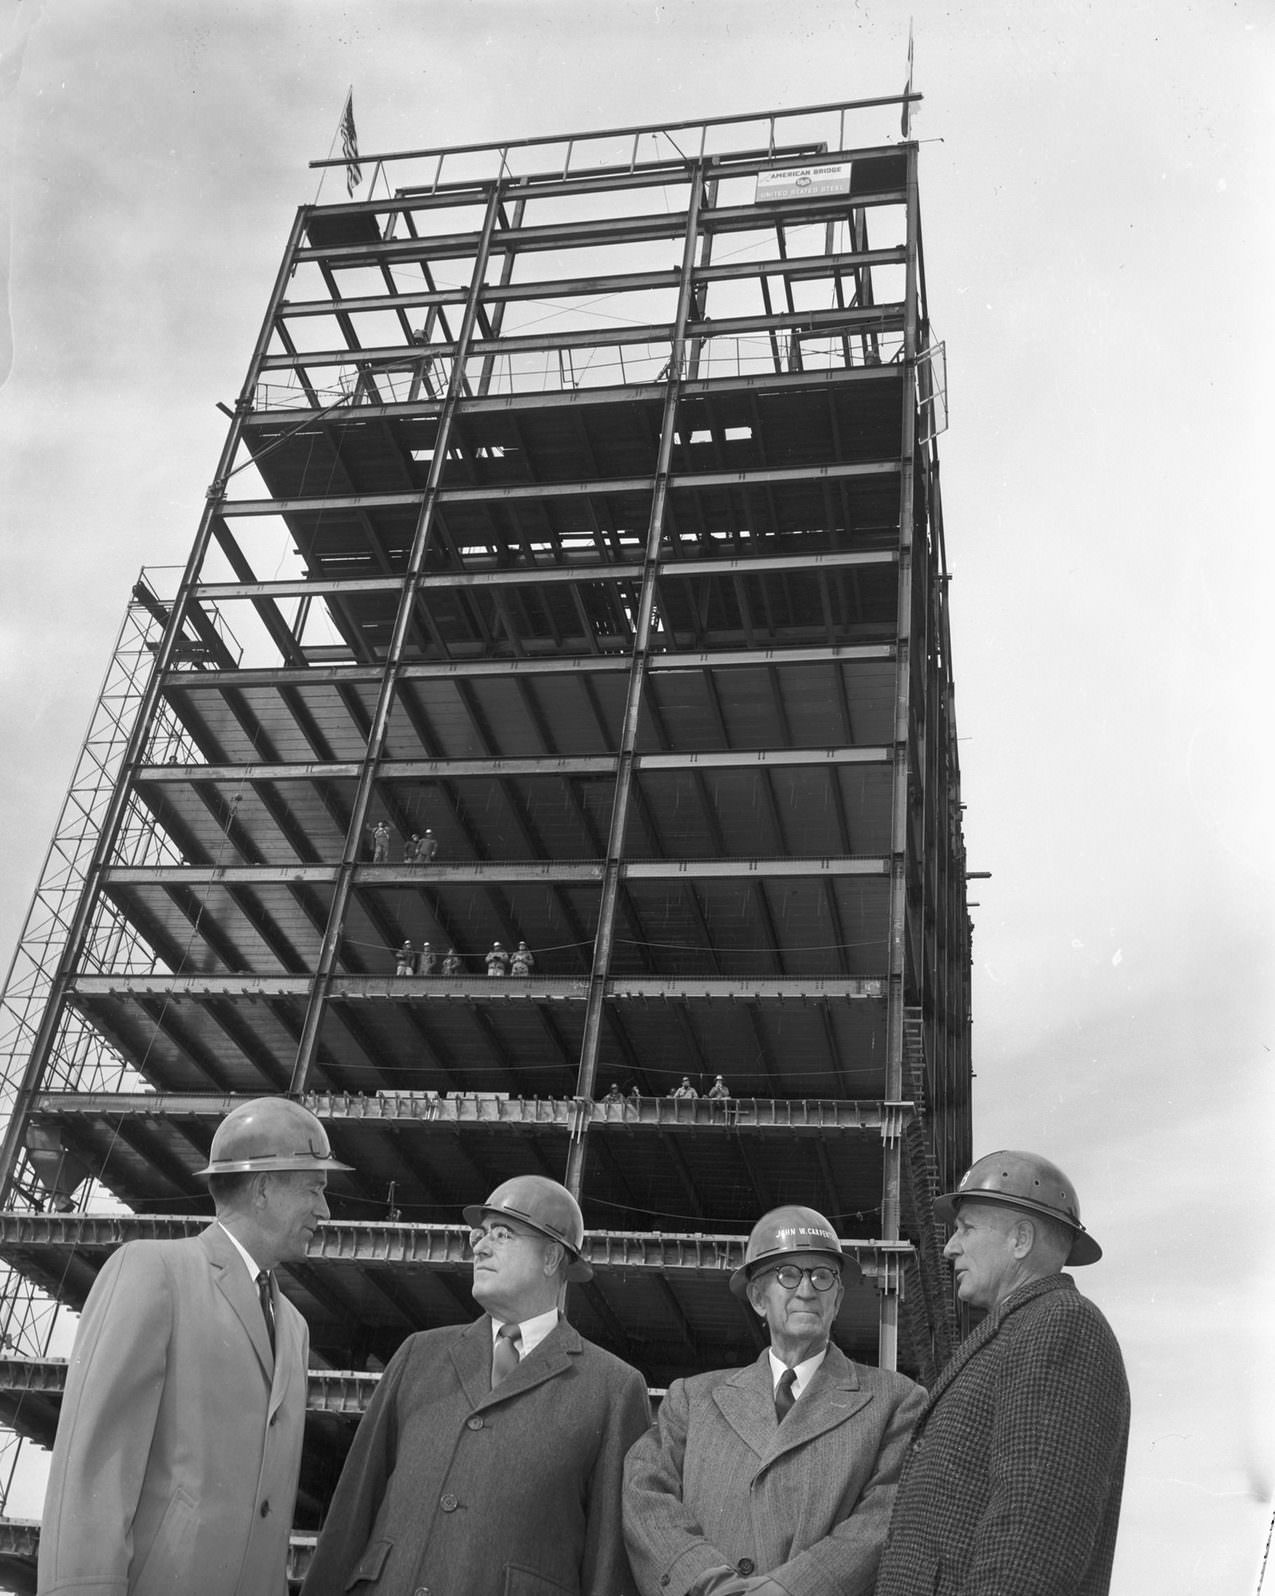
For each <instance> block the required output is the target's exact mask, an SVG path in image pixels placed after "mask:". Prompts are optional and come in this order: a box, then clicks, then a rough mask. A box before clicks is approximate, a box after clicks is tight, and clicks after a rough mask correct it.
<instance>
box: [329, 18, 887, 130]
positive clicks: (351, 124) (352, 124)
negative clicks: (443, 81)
mask: <svg viewBox="0 0 1275 1596" xmlns="http://www.w3.org/2000/svg"><path fill="white" fill-rule="evenodd" d="M911 92H912V24H911V22H909V23H908V84H907V88H905V89H904V91H903V116H902V119H901V123H900V125H901V127H902V130H903V137H904V138H907V136H908V134H909V132H910V131H911V128H912V102H911V100H909V99H908V95H909V94H911ZM351 125H353V124H351Z"/></svg>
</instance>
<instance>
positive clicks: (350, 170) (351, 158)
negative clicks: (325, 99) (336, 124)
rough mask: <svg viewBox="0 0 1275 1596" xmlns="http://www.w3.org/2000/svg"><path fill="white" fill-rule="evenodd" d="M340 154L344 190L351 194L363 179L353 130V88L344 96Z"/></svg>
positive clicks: (357, 141) (357, 137)
mask: <svg viewBox="0 0 1275 1596" xmlns="http://www.w3.org/2000/svg"><path fill="white" fill-rule="evenodd" d="M341 154H342V155H344V156H345V191H346V193H347V194H350V195H353V193H354V190H355V189H356V188H357V187H358V186H359V184H360V183H361V182H362V181H363V168H362V167H361V166H360V165H359V136H358V134H357V133H356V132H355V130H354V90H353V89H351V90H350V92H349V93H348V94H347V95H346V97H345V110H344V111H342V112H341Z"/></svg>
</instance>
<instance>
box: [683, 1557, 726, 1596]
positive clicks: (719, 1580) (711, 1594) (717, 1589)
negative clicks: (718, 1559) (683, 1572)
mask: <svg viewBox="0 0 1275 1596" xmlns="http://www.w3.org/2000/svg"><path fill="white" fill-rule="evenodd" d="M738 1588H739V1570H738V1569H737V1568H732V1567H731V1565H730V1564H729V1563H723V1564H722V1565H721V1566H720V1567H719V1568H706V1569H705V1570H704V1572H703V1573H702V1574H701V1575H700V1577H699V1578H698V1579H697V1580H696V1581H695V1583H694V1584H693V1585H692V1586H691V1587H690V1589H689V1590H688V1591H687V1593H686V1596H726V1592H727V1591H730V1590H737V1589H738Z"/></svg>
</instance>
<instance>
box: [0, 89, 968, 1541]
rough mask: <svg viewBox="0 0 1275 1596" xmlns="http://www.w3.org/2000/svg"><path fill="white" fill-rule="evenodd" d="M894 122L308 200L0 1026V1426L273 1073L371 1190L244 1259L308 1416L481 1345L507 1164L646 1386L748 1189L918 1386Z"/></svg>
mask: <svg viewBox="0 0 1275 1596" xmlns="http://www.w3.org/2000/svg"><path fill="white" fill-rule="evenodd" d="M900 103H901V102H900V99H899V97H897V96H896V97H894V98H893V99H891V100H882V101H866V102H856V103H853V104H849V103H848V104H845V105H833V106H819V107H814V108H805V109H802V110H799V111H792V112H778V111H776V112H765V113H761V114H759V115H757V116H750V117H736V118H725V119H718V120H715V121H705V122H694V123H685V124H678V125H676V126H674V125H666V126H663V127H660V128H637V129H635V128H628V129H619V130H612V131H609V132H605V133H592V134H582V135H573V136H564V137H561V138H555V139H545V140H519V141H506V142H504V143H499V144H490V145H482V146H473V147H470V148H467V149H456V148H449V149H447V150H432V151H430V150H426V151H409V152H399V153H398V154H394V155H388V154H387V155H376V156H370V157H364V166H365V167H366V168H368V169H369V170H370V172H371V180H370V181H369V182H368V184H367V185H366V188H367V194H369V195H370V197H366V196H365V197H362V198H357V199H355V200H351V201H349V202H345V201H344V199H343V201H342V203H339V204H321V205H312V206H309V205H308V206H304V207H302V208H301V209H300V210H299V211H298V213H297V215H296V218H295V221H294V223H293V227H292V230H291V233H290V236H289V238H288V242H287V246H286V249H285V252H284V256H283V260H282V263H281V265H280V269H279V273H278V276H277V279H276V281H275V283H274V285H273V289H272V290H271V292H270V296H269V303H268V307H267V310H266V314H265V317H264V319H263V322H262V326H261V331H260V334H259V336H258V338H257V341H256V344H255V346H254V348H253V349H252V351H251V355H250V359H249V363H248V369H247V372H246V375H245V380H244V384H243V387H242V390H241V392H240V394H239V396H238V399H237V400H236V402H235V403H234V405H233V406H227V407H225V408H226V410H227V414H228V416H229V427H228V431H227V436H226V441H225V444H224V447H223V449H222V452H221V456H220V459H219V460H218V461H217V462H216V465H215V468H214V470H213V472H212V474H211V484H210V486H209V489H208V493H207V499H206V504H205V508H204V512H203V514H202V516H201V518H200V522H199V525H198V527H197V528H196V530H195V535H194V539H193V543H192V548H191V552H190V557H189V560H188V562H187V564H186V567H185V569H184V571H182V572H181V573H180V574H179V575H177V576H176V577H175V578H173V577H168V578H165V579H160V578H157V577H155V576H153V575H147V574H144V575H143V577H142V579H141V580H140V581H139V583H138V584H137V586H136V588H135V590H134V597H133V601H132V603H131V604H130V607H129V613H128V618H127V620H126V623H125V627H124V629H123V631H122V633H121V642H120V646H119V649H118V650H117V653H116V657H115V659H114V661H113V662H112V666H111V670H110V671H109V672H108V677H107V686H106V688H105V689H104V692H103V696H102V701H101V704H100V705H99V708H98V711H97V714H96V716H95V718H94V727H93V730H92V731H91V733H90V736H89V739H88V740H87V741H86V747H85V758H84V760H83V761H82V764H81V769H80V771H78V772H77V778H76V784H75V786H74V787H73V789H72V793H71V795H70V797H69V799H68V808H67V811H66V813H65V814H64V816H63V821H62V823H61V824H60V826H59V830H58V835H57V837H56V838H55V840H54V843H53V846H52V848H51V850H50V855H49V860H48V862H47V863H46V867H45V871H44V874H43V877H42V880H41V884H40V887H39V889H38V891H37V895H36V900H35V904H34V906H33V910H32V916H31V919H30V920H29V922H28V927H27V931H26V933H25V935H24V938H23V942H22V945H21V946H20V948H19V950H18V953H17V956H16V958H15V961H14V965H13V969H12V971H11V973H10V979H9V984H8V987H7V989H6V994H5V997H4V1001H3V1008H2V1009H0V1023H2V1024H3V1027H4V1029H3V1032H0V1043H3V1046H4V1049H5V1051H6V1053H7V1067H6V1076H5V1090H6V1101H7V1106H8V1107H9V1108H10V1110H11V1112H10V1118H9V1123H8V1129H7V1134H6V1139H5V1142H4V1145H3V1152H2V1154H0V1158H2V1161H3V1163H2V1170H0V1173H2V1175H3V1178H4V1181H5V1195H4V1201H5V1209H4V1212H3V1213H0V1256H3V1258H4V1260H5V1262H6V1263H7V1265H8V1266H9V1270H10V1278H9V1285H8V1291H7V1295H6V1298H5V1312H6V1324H7V1333H8V1335H9V1338H10V1347H11V1350H13V1351H17V1352H20V1353H23V1354H25V1355H27V1357H28V1358H29V1359H30V1360H31V1361H30V1362H29V1363H26V1364H24V1365H23V1366H22V1367H21V1368H20V1369H19V1367H18V1366H17V1365H15V1364H12V1363H11V1364H10V1365H8V1366H0V1368H2V1370H3V1372H2V1373H0V1411H3V1414H4V1416H5V1417H6V1418H7V1419H8V1420H9V1422H10V1423H11V1424H12V1426H13V1427H14V1434H15V1435H23V1434H25V1435H31V1436H35V1437H36V1438H39V1439H43V1438H47V1435H48V1433H49V1431H50V1427H51V1424H52V1421H53V1415H54V1414H55V1412H56V1400H57V1392H58V1390H59V1389H60V1386H59V1381H58V1375H57V1370H56V1366H53V1365H49V1364H48V1363H47V1362H45V1361H44V1354H45V1353H46V1352H47V1339H48V1328H49V1321H50V1317H51V1306H50V1305H51V1304H52V1303H54V1302H59V1301H60V1302H66V1303H69V1304H70V1305H71V1306H76V1305H77V1304H78V1303H79V1302H81V1301H82V1300H83V1296H84V1293H85V1291H86V1290H87V1287H88V1284H89V1282H90V1281H91V1279H92V1278H93V1275H94V1274H95V1272H96V1269H97V1268H98V1267H99V1266H100V1263H101V1261H102V1259H103V1257H104V1256H105V1253H106V1251H107V1249H108V1248H109V1247H110V1246H112V1245H114V1244H115V1243H117V1242H118V1241H119V1240H120V1239H122V1238H124V1237H126V1236H131V1235H136V1234H171V1233H174V1232H184V1231H186V1230H189V1229H190V1228H192V1227H194V1226H195V1225H197V1224H198V1223H199V1222H200V1220H199V1218H198V1217H197V1216H198V1215H199V1214H201V1213H202V1212H203V1211H204V1210H203V1209H202V1207H201V1201H200V1192H201V1187H200V1183H199V1182H197V1181H196V1180H195V1179H194V1178H193V1177H194V1171H195V1170H197V1169H198V1168H199V1167H200V1166H201V1164H202V1163H203V1161H204V1159H205V1158H206V1155H207V1149H208V1144H209V1140H210V1137H211V1133H212V1129H213V1126H214V1125H215V1123H216V1120H217V1118H218V1117H219V1115H220V1114H221V1113H222V1112H224V1110H225V1108H226V1106H227V1105H228V1104H231V1103H233V1102H234V1101H236V1100H237V1099H238V1098H239V1097H241V1096H243V1095H251V1094H259V1093H262V1092H280V1093H291V1094H298V1095H303V1096H304V1097H305V1100H306V1101H307V1102H308V1103H309V1104H310V1105H311V1106H312V1107H314V1108H315V1109H316V1111H317V1112H319V1113H320V1114H321V1115H322V1116H323V1117H324V1119H325V1120H326V1122H327V1124H328V1128H329V1131H330V1134H331V1137H332V1140H333V1144H334V1148H335V1151H336V1153H337V1156H338V1157H339V1158H341V1159H342V1160H343V1161H345V1162H346V1163H349V1164H350V1165H352V1166H353V1167H354V1171H355V1173H353V1174H351V1175H350V1176H348V1177H340V1178H339V1179H338V1180H336V1181H334V1182H333V1185H332V1187H331V1188H330V1190H331V1192H332V1194H333V1199H334V1215H335V1219H334V1222H333V1223H332V1224H331V1225H330V1226H329V1227H327V1228H326V1229H325V1230H324V1231H323V1232H321V1234H320V1235H319V1236H318V1237H317V1238H316V1241H315V1244H314V1248H313V1251H312V1255H311V1257H310V1258H309V1260H308V1261H307V1262H306V1264H305V1265H303V1266H299V1267H297V1268H295V1269H293V1270H292V1271H291V1272H290V1273H288V1274H287V1275H286V1281H285V1283H286V1286H287V1289H288V1290H289V1291H290V1293H291V1295H292V1296H293V1297H294V1299H295V1300H296V1301H297V1302H298V1304H299V1305H300V1306H301V1307H302V1309H303V1310H304V1311H305V1312H306V1314H307V1316H308V1318H309V1320H310V1323H311V1327H312V1334H313V1340H314V1345H315V1349H316V1352H317V1354H318V1355H319V1357H320V1359H321V1361H322V1363H323V1365H324V1367H325V1369H326V1370H327V1372H326V1373H324V1374H323V1375H322V1376H321V1377H316V1380H315V1383H314V1392H313V1398H312V1400H313V1402H314V1403H315V1405H316V1406H317V1407H319V1408H320V1409H326V1410H337V1409H339V1410H341V1411H344V1412H347V1413H348V1412H355V1413H357V1411H358V1409H359V1408H360V1406H361V1404H362V1402H363V1401H364V1400H365V1399H366V1391H367V1387H368V1377H367V1375H366V1373H365V1371H366V1369H367V1367H368V1364H369V1360H373V1361H375V1360H383V1359H384V1358H385V1357H387V1356H388V1354H389V1352H390V1351H391V1350H392V1349H393V1347H394V1346H395V1345H396V1344H397V1343H398V1341H400V1340H401V1339H402V1337H403V1336H404V1335H405V1334H407V1333H408V1332H409V1331H410V1330H413V1329H417V1328H420V1327H422V1326H424V1325H428V1324H432V1323H439V1322H446V1321H448V1320H454V1319H460V1318H465V1317H468V1316H469V1315H470V1312H471V1306H470V1304H469V1301H468V1296H467V1291H466V1286H465V1272H464V1231H463V1229H462V1227H461V1224H460V1220H459V1210H460V1207H461V1206H462V1205H463V1204H464V1203H465V1202H468V1201H477V1200H480V1199H481V1198H482V1196H483V1194H484V1193H485V1192H486V1191H488V1190H489V1189H490V1188H491V1187H492V1186H493V1185H494V1184H495V1183H496V1182H497V1181H499V1180H501V1179H504V1178H507V1177H508V1176H510V1175H513V1174H517V1173H520V1172H537V1173H547V1174H551V1175H553V1176H555V1177H557V1178H562V1179H565V1180H566V1181H567V1183H568V1184H569V1185H570V1186H571V1187H572V1189H573V1190H574V1191H575V1192H577V1193H578V1194H579V1197H580V1200H581V1203H582V1205H583V1208H584V1212H585V1216H586V1223H587V1225H588V1228H589V1234H588V1236H587V1238H586V1252H587V1253H588V1254H589V1255H590V1257H591V1259H592V1262H593V1265H594V1278H593V1280H592V1281H591V1282H590V1283H589V1284H588V1285H587V1286H580V1287H573V1288H572V1289H573V1300H572V1303H571V1305H570V1311H571V1313H572V1315H573V1318H574V1319H575V1320H576V1322H577V1323H578V1324H579V1325H580V1327H581V1329H582V1330H583V1331H584V1332H585V1333H586V1334H588V1335H590V1336H592V1337H594V1338H595V1339H597V1340H600V1341H602V1342H603V1343H604V1344H608V1345H610V1346H612V1347H614V1348H615V1350H617V1351H618V1352H620V1353H621V1354H622V1355H623V1356H625V1357H627V1358H629V1359H630V1360H631V1361H633V1362H635V1363H636V1364H638V1365H639V1366H640V1367H641V1368H643V1369H644V1371H645V1372H646V1373H647V1375H648V1377H649V1379H650V1380H651V1382H652V1384H653V1385H655V1386H656V1387H658V1386H661V1385H663V1384H664V1383H666V1382H667V1380H669V1379H670V1378H672V1377H674V1376H675V1375H677V1374H679V1373H684V1372H686V1371H688V1370H690V1369H694V1368H696V1367H702V1366H706V1365H708V1364H710V1363H712V1364H719V1363H721V1362H722V1361H729V1360H730V1359H732V1358H735V1359H736V1360H737V1361H742V1360H743V1359H744V1358H746V1357H747V1356H748V1355H749V1354H750V1352H751V1350H752V1348H753V1345H754V1337H755V1334H756V1331H755V1329H754V1327H753V1325H752V1324H751V1323H750V1320H749V1315H748V1314H747V1312H746V1311H743V1310H742V1309H741V1308H740V1305H739V1304H738V1303H736V1302H735V1301H734V1299H733V1298H732V1297H731V1296H730V1294H729V1292H728V1291H726V1290H725V1279H726V1273H725V1272H724V1271H728V1270H729V1268H730V1267H731V1266H733V1265H734V1264H735V1263H737V1262H738V1260H739V1256H740V1253H741V1249H742V1238H743V1236H744V1235H746V1233H747V1231H748V1229H749V1227H750V1225H751V1223H752V1221H753V1220H754V1219H755V1218H756V1217H757V1215H758V1214H759V1213H761V1212H762V1211H764V1210H765V1209H767V1208H768V1207H771V1206H774V1205H775V1204H776V1203H779V1202H802V1203H807V1204H809V1205H810V1206H812V1207H815V1208H817V1209H819V1210H820V1211H821V1212H823V1213H827V1214H829V1215H830V1216H831V1217H832V1218H833V1220H834V1222H835V1223H836V1224H837V1226H838V1228H839V1230H840V1232H841V1234H842V1235H843V1237H845V1239H846V1240H847V1241H849V1242H850V1243H851V1244H853V1245H854V1246H855V1247H856V1248H857V1251H858V1256H859V1259H860V1262H861V1263H862V1264H863V1266H864V1269H865V1276H866V1279H867V1281H868V1286H867V1288H866V1289H864V1290H862V1291H859V1292H857V1293H851V1294H850V1300H849V1301H848V1302H847V1305H846V1307H845V1309H844V1310H843V1314H842V1322H841V1324H840V1326H839V1331H838V1334H839V1337H840V1339H841V1340H842V1342H843V1344H844V1345H846V1346H847V1348H848V1350H851V1351H852V1352H854V1353H855V1355H857V1356H860V1357H866V1358H868V1359H870V1360H876V1359H879V1360H880V1361H881V1362H882V1363H883V1364H887V1365H893V1364H896V1363H899V1364H901V1365H902V1366H904V1367H906V1368H908V1369H909V1370H912V1371H915V1372H920V1373H922V1374H924V1373H926V1372H928V1371H930V1370H931V1369H932V1368H933V1367H934V1364H935V1362H936V1360H937V1361H941V1360H942V1357H943V1355H944V1353H945V1351H946V1348H947V1346H948V1344H949V1343H950V1340H951V1337H952V1334H953V1332H954V1330H955V1316H954V1313H953V1310H952V1305H951V1294H950V1288H949V1282H948V1281H947V1279H946V1278H945V1275H944V1271H943V1266H942V1264H941V1262H940V1260H939V1257H938V1247H937V1231H936V1228H935V1224H934V1220H933V1215H932V1213H931V1210H930V1197H931V1194H932V1192H933V1190H934V1189H935V1181H936V1180H939V1181H944V1182H946V1183H948V1184H951V1183H952V1181H953V1180H954V1179H955V1178H956V1176H957V1175H959V1173H960V1171H961V1169H962V1168H963V1167H964V1165H965V1164H966V1163H967V1162H968V1157H969V1139H970V1125H969V1112H970V1098H969V1081H970V1050H969V961H970V943H969V921H968V914H967V906H966V894H965V876H966V870H965V854H964V844H963V838H962V830H961V802H960V784H959V769H958V763H957V743H956V727H955V718H954V706H953V696H952V678H951V659H950V641H949V635H948V611H947V574H948V573H947V564H946V553H945V549H944V539H943V521H942V507H941V502H940V497H939V485H938V459H937V438H938V436H939V434H940V433H941V432H942V430H943V427H944V425H945V410H946V382H945V377H944V374H943V371H944V368H943V359H942V346H941V343H940V342H939V340H938V338H937V336H936V334H935V332H934V330H933V329H932V327H931V324H930V317H929V308H928V304H927V299H926V292H925V284H924V272H923V257H922V247H921V231H920V214H919V205H918V188H917V164H918V150H917V146H916V145H915V144H914V143H910V142H901V141H900V139H899V128H898V121H899V110H900ZM318 164H324V163H318ZM327 164H329V165H331V164H338V163H327ZM426 837H428V839H429V841H428V843H427V844H423V842H422V839H425V838H426ZM497 954H499V957H497ZM502 959H503V961H504V964H503V968H502V967H501V960H502ZM719 1075H720V1076H721V1077H722V1086H723V1089H724V1090H719V1091H717V1093H716V1095H713V1096H710V1095H708V1094H709V1089H710V1088H711V1087H712V1086H713V1085H714V1083H715V1081H716V1077H718V1076H719ZM684 1077H685V1078H686V1079H687V1082H688V1084H689V1085H690V1087H691V1093H686V1092H681V1093H680V1094H679V1095H676V1096H674V1095H672V1094H673V1093H674V1091H675V1090H677V1089H678V1088H679V1087H680V1085H681V1083H682V1081H683V1078H684ZM696 1093H697V1094H698V1095H692V1094H696ZM121 1205H122V1207H121ZM347 1439H348V1424H347V1423H346V1422H345V1421H341V1420H338V1419H336V1418H332V1419H330V1420H329V1421H325V1422H324V1423H322V1424H316V1426H315V1427H314V1434H313V1437H312V1445H313V1447H315V1448H317V1449H318V1450H319V1451H320V1452H322V1451H324V1450H339V1448H340V1447H341V1446H342V1445H344V1444H345V1441H346V1440H347ZM307 1477H309V1476H307ZM314 1477H315V1478H317V1477H318V1475H315V1476H314ZM322 1508H323V1501H322V1492H321V1490H311V1491H309V1492H308V1493H307V1492H306V1491H303V1497H302V1502H301V1504H300V1508H299V1524H300V1526H301V1527H302V1528H303V1529H304V1528H305V1527H307V1526H309V1527H313V1525H314V1524H315V1523H316V1522H317V1520H318V1517H319V1516H320V1515H321V1512H322ZM3 1533H4V1534H7V1535H8V1536H9V1537H10V1542H9V1550H10V1551H11V1552H13V1553H14V1554H15V1555H19V1556H21V1555H24V1552H23V1546H24V1545H25V1544H26V1543H22V1542H21V1536H20V1534H19V1532H18V1530H17V1529H15V1528H14V1527H13V1526H11V1525H10V1526H7V1527H6V1528H5V1529H4V1531H3ZM26 1549H27V1551H28V1552H29V1550H30V1548H29V1546H27V1548H26ZM298 1555H299V1556H300V1557H302V1558H303V1556H304V1554H303V1553H299V1554H298Z"/></svg>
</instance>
